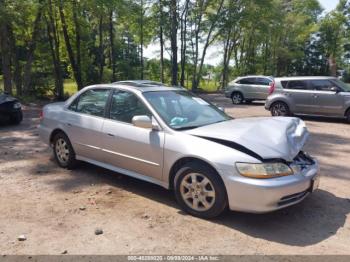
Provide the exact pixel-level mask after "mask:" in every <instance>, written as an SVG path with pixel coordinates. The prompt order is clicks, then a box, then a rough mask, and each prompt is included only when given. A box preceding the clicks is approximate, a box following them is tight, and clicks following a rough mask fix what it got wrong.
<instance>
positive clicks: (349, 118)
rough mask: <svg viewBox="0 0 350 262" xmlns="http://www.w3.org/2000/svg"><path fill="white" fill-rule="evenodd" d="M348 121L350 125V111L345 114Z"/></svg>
mask: <svg viewBox="0 0 350 262" xmlns="http://www.w3.org/2000/svg"><path fill="white" fill-rule="evenodd" d="M345 117H346V121H347V122H348V123H349V124H350V109H349V110H348V111H347V112H346V114H345Z"/></svg>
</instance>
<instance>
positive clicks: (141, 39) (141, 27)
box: [140, 0, 144, 80]
mask: <svg viewBox="0 0 350 262" xmlns="http://www.w3.org/2000/svg"><path fill="white" fill-rule="evenodd" d="M140 42H141V47H140V48H141V50H140V51H141V54H140V64H141V80H143V70H144V64H143V0H141V17H140Z"/></svg>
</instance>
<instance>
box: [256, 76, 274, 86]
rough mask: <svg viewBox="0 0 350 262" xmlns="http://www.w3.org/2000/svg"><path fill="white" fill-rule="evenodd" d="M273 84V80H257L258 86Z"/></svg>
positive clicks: (260, 78) (261, 78) (259, 78)
mask: <svg viewBox="0 0 350 262" xmlns="http://www.w3.org/2000/svg"><path fill="white" fill-rule="evenodd" d="M271 82H272V80H271V79H268V78H263V77H258V78H256V84H257V85H262V86H269V85H270V83H271Z"/></svg>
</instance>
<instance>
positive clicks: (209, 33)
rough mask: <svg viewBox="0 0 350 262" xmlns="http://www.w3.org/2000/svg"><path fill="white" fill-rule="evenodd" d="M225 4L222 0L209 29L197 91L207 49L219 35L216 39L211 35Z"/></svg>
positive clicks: (198, 75)
mask: <svg viewBox="0 0 350 262" xmlns="http://www.w3.org/2000/svg"><path fill="white" fill-rule="evenodd" d="M223 4H224V0H221V2H220V4H219V7H218V10H217V14H216V17H215V19H214V20H213V22H212V24H211V25H210V28H209V31H208V34H207V39H206V41H205V45H204V47H203V51H202V58H201V62H200V65H199V69H198V73H197V76H196V81H195V84H196V85H195V86H194V88H195V89H197V88H198V84H199V81H200V79H201V77H202V70H203V64H204V58H205V55H206V53H207V49H208V46H209V45H210V44H211V43H212V42H213V41H214V40H215V38H216V37H217V36H218V34H216V35H215V36H214V37H212V38H211V34H212V32H213V30H214V28H215V26H216V22H217V21H218V19H219V17H220V16H221V9H222V6H223Z"/></svg>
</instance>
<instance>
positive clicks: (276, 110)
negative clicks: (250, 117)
mask: <svg viewBox="0 0 350 262" xmlns="http://www.w3.org/2000/svg"><path fill="white" fill-rule="evenodd" d="M270 111H271V115H272V116H289V115H290V111H289V107H288V105H287V104H286V103H284V102H275V103H273V104H272V106H271V108H270Z"/></svg>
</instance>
